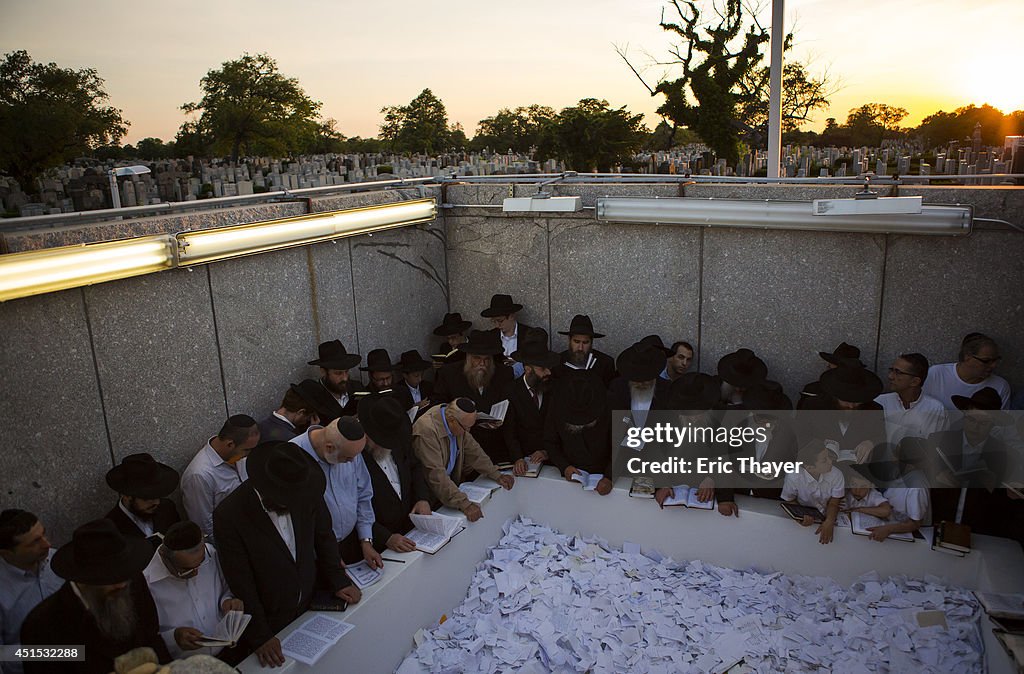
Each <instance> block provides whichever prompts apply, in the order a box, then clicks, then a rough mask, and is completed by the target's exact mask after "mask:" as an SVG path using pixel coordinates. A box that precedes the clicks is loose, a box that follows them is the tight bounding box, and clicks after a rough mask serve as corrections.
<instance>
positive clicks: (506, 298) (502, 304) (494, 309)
mask: <svg viewBox="0 0 1024 674" xmlns="http://www.w3.org/2000/svg"><path fill="white" fill-rule="evenodd" d="M522 309H523V305H522V304H516V303H515V302H513V301H512V296H511V295H492V296H491V306H489V307H487V308H486V309H484V310H483V311H481V312H480V315H481V316H483V317H484V318H492V317H494V316H509V315H511V314H514V313H516V312H517V311H522Z"/></svg>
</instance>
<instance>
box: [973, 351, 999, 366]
mask: <svg viewBox="0 0 1024 674" xmlns="http://www.w3.org/2000/svg"><path fill="white" fill-rule="evenodd" d="M970 356H971V358H973V359H974V360H976V361H978V362H979V363H981V364H982V365H991V364H992V363H998V362H999V361H1001V360H1002V359H1003V357H1002V356H996V357H995V358H979V357H977V356H975V355H974V354H973V353H972V354H970Z"/></svg>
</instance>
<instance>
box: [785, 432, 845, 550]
mask: <svg viewBox="0 0 1024 674" xmlns="http://www.w3.org/2000/svg"><path fill="white" fill-rule="evenodd" d="M797 459H798V460H799V461H800V463H801V464H802V467H801V469H800V471H799V472H797V473H787V474H786V479H785V482H784V483H783V486H782V500H783V501H788V502H790V503H794V502H795V503H799V504H800V505H803V506H810V507H812V508H817V509H818V510H821V511H822V512H824V513H825V521H823V522H822V523H821V524H820V525H819V526H818V528H817V530H815V532H814V533H816V534H818V542H819V543H821V544H823V545H824V544H826V543H831V542H832V535H833V531H834V529H835V526H836V518H837V517H838V516H839V503H840V501H841V500H842V499H843V497H844V496H845V495H846V489H845V487H846V482H845V480H844V479H843V473H842V472H841V471H840V470H839V469H838V468H836V467H835V466H833V465H832V454H831V452H830V451H829V449H828V448H827V447H826V446H825V441H824V440H821V439H815V440H811V441H810V442H808V443H807V444H806V445H804V446H803V447H802V448H801V449H800V452H799V453H798V454H797ZM800 524H801V525H803V526H805V527H809V526H811V525H812V524H814V520H813V518H811V517H810V516H805V517H804V519H803V521H802V522H800Z"/></svg>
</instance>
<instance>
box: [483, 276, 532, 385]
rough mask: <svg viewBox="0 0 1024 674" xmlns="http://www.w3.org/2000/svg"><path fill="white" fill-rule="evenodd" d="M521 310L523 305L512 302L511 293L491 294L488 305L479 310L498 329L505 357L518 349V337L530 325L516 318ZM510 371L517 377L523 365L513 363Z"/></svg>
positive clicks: (527, 330)
mask: <svg viewBox="0 0 1024 674" xmlns="http://www.w3.org/2000/svg"><path fill="white" fill-rule="evenodd" d="M522 310H523V305H522V304H517V303H516V302H513V301H512V296H511V295H501V294H497V295H492V296H491V304H490V306H488V307H487V308H486V309H484V310H483V311H481V312H480V315H481V316H482V317H484V318H489V319H491V325H493V326H494V328H495V329H496V330H497V331H498V336H499V337H500V339H501V348H502V352H503V353H504V354H505V358H511V357H512V354H513V353H514V352H515V351H516V350H518V349H519V343H520V338H521V337H523V336H524V335H525V334H526V333H527V332H529V330H530V326H528V325H523V324H522V323H520V322H519V321H518V320H517V318H516V317H517V315H518V314H519V312H520V311H522ZM512 371H513V375H514V376H516V377H519V376H521V375H522V374H523V366H522V365H521V364H515V363H513V364H512Z"/></svg>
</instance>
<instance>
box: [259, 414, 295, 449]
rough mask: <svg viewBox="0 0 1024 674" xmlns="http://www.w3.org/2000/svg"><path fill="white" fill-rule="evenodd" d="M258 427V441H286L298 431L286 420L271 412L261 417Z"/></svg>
mask: <svg viewBox="0 0 1024 674" xmlns="http://www.w3.org/2000/svg"><path fill="white" fill-rule="evenodd" d="M259 427H260V442H261V443H263V442H288V441H289V440H291V439H292V438H294V437H295V436H296V435H298V434H299V431H297V430H296V429H295V427H294V426H292V425H291V424H289V423H288V422H286V421H282V420H281V419H278V418H277V417H275V416H274V415H273V414H271V415H270V416H268V417H267V418H265V419H263V420H262V421H261V422H260V423H259Z"/></svg>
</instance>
